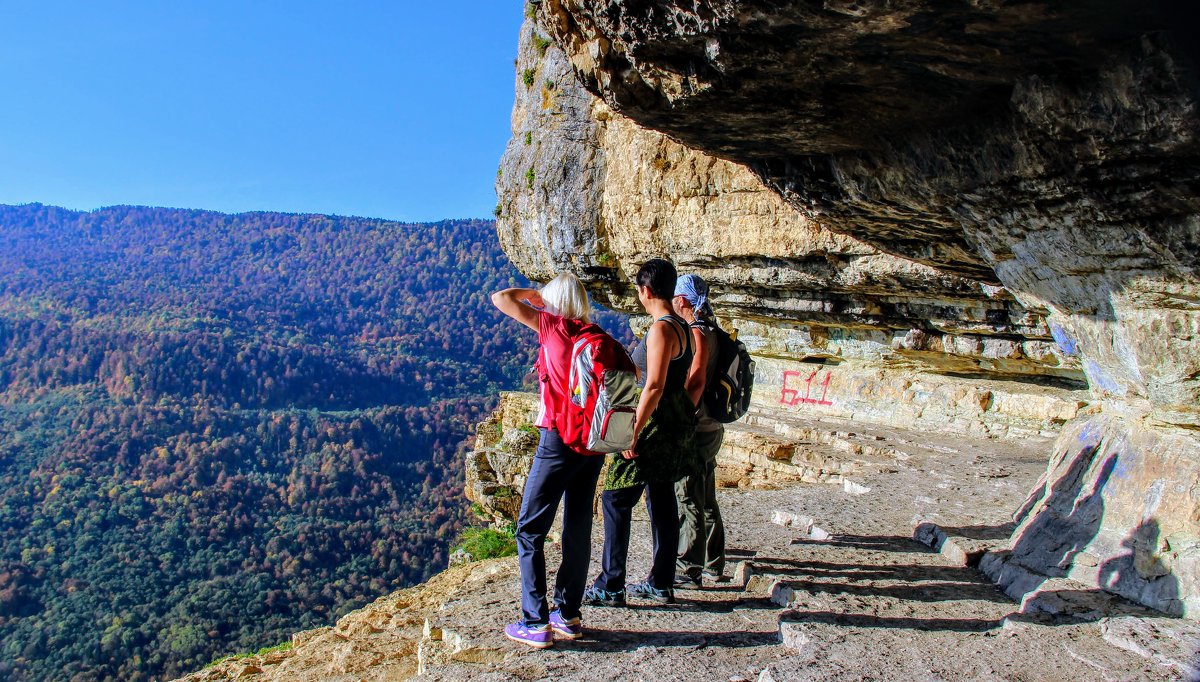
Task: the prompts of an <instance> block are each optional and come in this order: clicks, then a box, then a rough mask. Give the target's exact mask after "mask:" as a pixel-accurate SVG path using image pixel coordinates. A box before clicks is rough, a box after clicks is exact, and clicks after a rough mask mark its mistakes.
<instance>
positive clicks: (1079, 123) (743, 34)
mask: <svg viewBox="0 0 1200 682" xmlns="http://www.w3.org/2000/svg"><path fill="white" fill-rule="evenodd" d="M535 5H536V8H537V12H536V25H532V24H527V25H526V27H525V28H524V29H523V48H522V50H521V57H520V63H519V65H518V83H517V91H518V98H517V106H516V107H515V109H514V115H513V126H514V138H513V141H512V143H510V145H509V149H508V151H507V153H506V155H505V158H504V161H503V162H502V169H501V177H500V179H499V180H498V183H497V190H498V194H499V196H500V204H499V206H498V216H499V221H498V222H499V230H500V236H501V240H502V242H503V243H504V245H505V249H506V251H507V252H508V253H509V255H510V257H512V259H513V260H514V262H515V263H516V264H517V265H518V267H520V268H521V269H522V270H523V271H524V272H525V273H526V274H527V275H529V276H531V277H533V278H535V279H545V278H547V277H549V276H550V275H552V274H553V272H554V271H556V270H560V269H568V270H572V271H574V272H576V273H577V274H580V275H581V276H582V277H584V278H585V280H586V281H588V282H589V284H590V285H591V286H592V287H593V289H594V291H595V293H596V294H597V296H598V298H600V299H601V300H602V301H603V302H607V303H609V304H610V305H614V306H616V307H618V308H625V309H627V310H632V309H633V307H634V306H633V301H632V299H631V297H630V288H629V285H628V280H629V278H630V277H631V276H632V274H633V273H634V272H635V270H636V268H637V266H638V264H639V263H640V262H641V261H643V260H644V259H645V258H647V257H650V256H662V255H667V256H670V257H671V258H672V259H673V260H675V262H676V263H677V264H678V265H679V266H680V268H681V270H683V271H688V272H696V273H699V274H701V275H703V276H705V277H706V278H707V279H708V280H709V281H710V282H711V283H712V284H713V285H714V292H715V294H716V296H715V301H714V303H715V305H716V307H717V310H718V314H719V315H720V316H721V317H722V319H723V321H724V322H725V323H726V324H727V325H728V326H731V327H735V328H737V329H739V331H740V334H741V338H742V339H743V340H744V341H746V343H747V345H748V346H749V347H750V348H751V351H752V352H753V353H754V354H755V357H756V359H759V362H760V373H761V375H760V376H761V377H762V383H761V385H760V386H759V388H758V390H757V391H756V395H755V415H756V416H755V419H758V420H761V423H762V425H763V426H764V427H765V428H770V429H775V430H776V431H786V430H787V428H788V424H789V423H790V422H792V421H795V420H798V419H802V418H803V419H809V418H816V419H820V418H824V417H833V418H837V419H850V420H862V421H867V422H873V423H882V424H889V423H891V424H900V423H903V424H905V425H908V426H913V427H916V428H927V429H929V430H936V431H946V430H949V431H959V432H962V433H966V434H973V435H985V436H989V437H997V438H1020V437H1024V436H1025V435H1047V434H1051V433H1053V432H1055V431H1058V430H1060V429H1061V428H1063V425H1064V424H1068V425H1072V426H1071V427H1070V429H1068V430H1067V431H1065V432H1064V435H1063V436H1062V438H1064V439H1070V438H1071V437H1076V438H1077V437H1078V434H1077V433H1075V431H1073V430H1071V429H1075V428H1076V426H1074V425H1078V424H1092V425H1093V427H1094V428H1096V429H1099V430H1100V431H1103V432H1104V433H1108V434H1110V436H1109V437H1108V440H1107V441H1105V442H1121V443H1128V444H1130V448H1128V449H1126V450H1128V451H1127V452H1125V453H1124V456H1123V457H1122V458H1120V461H1121V462H1123V464H1122V465H1121V468H1119V471H1120V472H1121V473H1122V476H1121V477H1116V476H1113V475H1108V476H1105V475H1104V473H1105V469H1104V467H1102V466H1091V465H1087V466H1084V467H1083V468H1082V469H1081V470H1080V471H1081V472H1082V473H1079V472H1076V473H1079V475H1080V476H1082V477H1083V478H1082V479H1081V481H1082V482H1079V486H1080V489H1081V490H1091V491H1093V492H1096V494H1097V495H1100V496H1102V497H1103V496H1105V495H1108V497H1105V498H1104V499H1105V506H1104V510H1105V511H1104V514H1103V515H1102V517H1101V518H1100V519H1099V521H1098V522H1097V523H1095V524H1094V525H1088V524H1091V523H1092V521H1094V519H1083V518H1082V517H1081V516H1078V515H1075V516H1072V515H1071V514H1067V515H1066V516H1065V517H1064V518H1065V519H1067V521H1064V523H1066V524H1067V525H1071V526H1073V527H1074V530H1071V531H1070V533H1069V535H1071V536H1072V537H1077V538H1088V539H1084V540H1080V541H1079V543H1078V546H1077V547H1075V548H1074V549H1073V550H1072V551H1073V552H1074V554H1073V555H1072V556H1078V557H1079V561H1080V562H1083V563H1080V564H1079V566H1083V565H1084V563H1086V562H1088V561H1092V560H1094V561H1095V562H1097V565H1105V562H1110V561H1113V560H1115V558H1116V557H1117V556H1118V554H1119V553H1114V552H1116V551H1117V550H1116V549H1115V548H1118V547H1120V545H1121V542H1123V541H1124V540H1125V539H1128V538H1134V540H1130V542H1132V543H1134V544H1137V545H1138V547H1140V546H1141V545H1140V544H1138V543H1141V544H1146V543H1147V542H1150V541H1149V540H1146V537H1148V533H1149V531H1147V530H1145V529H1146V528H1149V527H1150V522H1152V521H1153V522H1154V523H1155V524H1157V525H1156V527H1155V529H1156V532H1157V536H1158V537H1160V538H1174V540H1168V541H1167V542H1168V543H1170V544H1171V546H1172V547H1175V546H1180V547H1190V546H1191V543H1192V542H1193V540H1192V539H1193V538H1197V537H1200V522H1198V521H1197V520H1196V519H1197V518H1200V516H1198V515H1197V514H1196V512H1195V507H1194V503H1193V502H1192V501H1191V499H1192V498H1191V493H1190V484H1187V483H1186V482H1185V481H1186V480H1194V479H1195V478H1196V472H1197V471H1198V470H1200V457H1198V456H1197V453H1198V452H1200V445H1198V444H1200V438H1197V433H1198V429H1200V305H1197V303H1196V302H1197V301H1200V282H1198V280H1197V272H1196V268H1197V265H1198V264H1200V191H1198V190H1200V144H1198V139H1197V138H1198V135H1197V133H1198V132H1200V117H1198V116H1197V111H1196V103H1197V85H1196V84H1197V82H1200V78H1198V75H1197V74H1198V72H1197V69H1196V64H1197V55H1196V53H1195V50H1194V49H1193V48H1191V47H1190V40H1191V38H1190V36H1188V35H1186V34H1185V29H1183V28H1182V27H1183V26H1190V25H1192V22H1188V21H1187V20H1186V17H1180V16H1175V15H1174V14H1173V12H1174V11H1175V10H1173V9H1172V7H1173V5H1172V4H1171V3H1157V2H1151V3H1134V2H1132V1H1131V0H1119V1H1118V2H1114V3H1103V4H1102V6H1101V5H1097V4H1096V3H1059V2H1049V1H1048V0H1034V1H1033V2H1028V3H1021V4H1016V5H1014V4H1010V3H993V2H974V3H944V2H937V1H934V0H904V1H902V2H887V3H884V2H853V3H850V2H835V1H830V2H824V3H800V2H792V3H780V2H767V1H766V0H742V1H739V2H733V1H732V0H698V1H693V0H689V1H688V2H679V1H678V0H649V1H647V2H638V3H612V2H593V1H588V0H542V1H541V2H539V3H535ZM1079 428H1083V427H1079ZM1069 434H1075V435H1074V436H1071V435H1069ZM1117 434H1120V435H1119V436H1118V435H1117ZM747 447H748V448H749V449H747V452H750V453H753V452H756V450H755V448H757V447H758V446H757V445H754V446H749V445H748V446H747ZM1070 449H1071V448H1069V447H1068V446H1067V444H1066V443H1065V441H1064V442H1060V444H1059V446H1057V447H1056V448H1055V450H1054V453H1053V455H1052V457H1051V463H1050V465H1049V468H1048V472H1047V480H1048V481H1051V482H1052V481H1054V480H1057V479H1058V478H1059V477H1061V474H1062V472H1061V471H1059V470H1060V469H1062V468H1063V467H1064V466H1065V467H1067V469H1071V465H1069V464H1064V463H1063V462H1064V460H1063V459H1062V458H1063V456H1064V455H1063V453H1066V452H1068V450H1070ZM1133 453H1136V454H1133ZM747 456H750V455H747ZM754 456H757V455H754ZM1171 468H1175V469H1177V470H1178V471H1180V472H1182V473H1180V474H1178V476H1176V475H1168V474H1167V473H1166V472H1167V471H1168V470H1169V469H1171ZM1072 471H1074V470H1073V469H1072ZM1056 472H1058V473H1056ZM1118 480H1119V481H1137V482H1139V483H1137V484H1123V485H1122V486H1117V481H1118ZM1048 485H1051V487H1053V483H1050V484H1048ZM1073 485H1074V484H1073ZM1137 485H1142V486H1147V487H1148V489H1149V490H1151V491H1153V490H1159V489H1160V488H1161V495H1160V494H1158V493H1153V494H1151V493H1149V492H1147V493H1144V495H1143V496H1142V497H1138V496H1137V495H1135V494H1134V493H1132V492H1130V491H1131V490H1134V489H1135V488H1136V487H1137ZM1131 486H1132V487H1131ZM1156 486H1157V487H1156ZM1110 488H1111V489H1112V492H1111V493H1107V492H1105V491H1106V490H1109V489H1110ZM1035 492H1036V491H1035ZM1146 495H1150V496H1151V497H1154V498H1155V499H1156V500H1158V501H1157V502H1156V503H1155V504H1154V505H1149V506H1147V504H1146V503H1145V500H1144V499H1143V498H1145V496H1146ZM1050 498H1053V499H1045V500H1043V499H1041V498H1039V497H1038V496H1037V495H1034V496H1033V498H1031V501H1030V505H1029V508H1028V509H1027V510H1026V513H1027V514H1028V519H1029V520H1028V523H1027V524H1026V525H1025V526H1023V527H1022V528H1021V529H1019V530H1018V534H1017V535H1015V536H1014V538H1013V545H1014V548H1013V554H1012V557H1013V558H1012V560H1011V561H1010V562H1009V564H1010V565H1012V566H1018V565H1019V566H1020V567H1022V570H1029V571H1033V572H1035V573H1037V574H1039V575H1043V576H1045V577H1050V578H1053V577H1055V576H1057V575H1059V574H1061V573H1062V572H1063V571H1067V572H1070V573H1071V576H1072V577H1074V578H1077V579H1081V580H1090V581H1092V583H1091V584H1093V585H1099V586H1102V587H1103V588H1104V589H1108V590H1110V591H1115V592H1117V593H1119V594H1122V595H1125V596H1130V597H1132V598H1134V599H1137V600H1139V601H1142V602H1143V603H1146V604H1149V605H1152V606H1155V608H1161V609H1164V610H1168V611H1170V612H1174V613H1185V614H1187V615H1189V616H1194V615H1195V608H1194V606H1193V604H1194V598H1195V596H1196V595H1197V594H1200V584H1198V583H1197V581H1196V579H1195V578H1194V577H1193V573H1194V570H1193V569H1192V568H1190V563H1189V559H1187V556H1190V554H1189V553H1190V551H1191V550H1190V549H1189V550H1186V551H1183V552H1182V554H1180V555H1179V556H1175V555H1172V554H1170V552H1169V551H1167V550H1166V549H1162V548H1160V551H1159V552H1158V554H1153V555H1152V558H1150V559H1147V558H1146V557H1147V556H1151V555H1149V554H1146V552H1144V551H1142V550H1137V551H1133V554H1132V555H1135V556H1136V557H1140V558H1136V559H1131V561H1133V564H1134V567H1135V569H1136V567H1137V566H1142V568H1143V569H1146V570H1141V569H1136V570H1134V571H1133V572H1131V571H1130V570H1124V571H1117V573H1119V575H1117V576H1116V577H1114V576H1113V574H1111V573H1112V572H1110V574H1104V575H1101V572H1100V571H1099V570H1098V569H1097V570H1096V571H1093V575H1091V577H1090V578H1089V577H1088V571H1087V570H1085V569H1084V568H1080V567H1078V566H1076V564H1075V563H1074V562H1070V561H1068V562H1067V563H1063V557H1061V556H1057V555H1055V554H1054V552H1053V551H1051V550H1049V549H1047V546H1045V543H1048V542H1049V537H1050V536H1049V535H1047V534H1045V533H1039V532H1037V529H1038V528H1040V527H1041V526H1040V525H1038V524H1039V523H1049V521H1042V522H1039V521H1038V519H1049V518H1051V517H1048V516H1046V515H1047V514H1049V515H1053V514H1055V513H1059V512H1056V511H1055V510H1056V509H1057V508H1058V504H1059V502H1061V501H1062V500H1066V499H1074V498H1070V496H1068V497H1063V496H1062V495H1051V496H1050ZM1089 499H1090V498H1089ZM1147 499H1148V498H1147ZM1039 500H1040V501H1039ZM1151 507H1153V508H1152V509H1151ZM1139 514H1142V516H1139ZM1055 533H1056V534H1062V533H1067V530H1066V528H1065V527H1058V530H1056V531H1055ZM1037 538H1041V539H1037ZM1155 542H1157V541H1155ZM1126 549H1128V548H1126ZM1139 552H1140V553H1139ZM1143 555H1145V556H1143ZM1056 557H1057V558H1056ZM1088 557H1093V559H1088ZM1153 557H1167V558H1153ZM1155 562H1157V563H1155ZM1112 565H1113V566H1115V565H1116V564H1112ZM1156 566H1157V567H1160V568H1154V567H1156ZM1167 566H1169V567H1170V568H1169V569H1161V567H1167ZM1160 569H1161V570H1169V571H1170V577H1171V578H1172V580H1174V583H1172V584H1173V585H1174V586H1173V587H1172V588H1171V590H1164V589H1161V586H1162V585H1165V584H1167V582H1166V581H1164V580H1163V577H1164V576H1163V575H1157V576H1156V575H1154V573H1155V571H1158V570H1160ZM1114 570H1115V569H1114ZM1147 571H1148V572H1147ZM1134 574H1136V575H1137V576H1140V577H1139V578H1134V577H1132V576H1133V575H1134ZM1139 580H1140V581H1141V582H1139ZM1152 583H1153V584H1152ZM1156 586H1157V587H1156ZM1172 590H1173V594H1171V595H1170V596H1164V594H1165V592H1170V591H1172Z"/></svg>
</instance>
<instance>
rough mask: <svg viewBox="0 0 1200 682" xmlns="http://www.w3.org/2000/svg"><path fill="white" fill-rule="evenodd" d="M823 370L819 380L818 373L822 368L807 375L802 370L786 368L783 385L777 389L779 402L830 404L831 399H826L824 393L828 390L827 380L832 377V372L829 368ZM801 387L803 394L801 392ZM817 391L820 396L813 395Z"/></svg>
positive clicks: (781, 403) (788, 404)
mask: <svg viewBox="0 0 1200 682" xmlns="http://www.w3.org/2000/svg"><path fill="white" fill-rule="evenodd" d="M824 371H825V379H824V380H821V379H820V378H819V377H818V375H819V374H821V372H822V370H820V369H816V370H813V372H812V373H811V374H809V375H807V376H805V374H804V373H803V372H799V371H796V370H786V371H785V372H784V373H783V385H782V386H781V387H780V389H779V404H780V405H786V406H788V407H791V406H793V405H801V404H803V405H832V404H833V401H832V400H826V399H825V395H826V393H828V392H829V382H830V380H831V379H833V374H831V373H830V372H829V370H824ZM801 389H803V394H801ZM816 392H819V393H820V396H821V397H819V398H818V397H815V396H814V393H816Z"/></svg>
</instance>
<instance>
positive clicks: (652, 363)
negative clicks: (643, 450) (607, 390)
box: [623, 322, 671, 459]
mask: <svg viewBox="0 0 1200 682" xmlns="http://www.w3.org/2000/svg"><path fill="white" fill-rule="evenodd" d="M665 324H666V323H665V322H655V323H654V324H653V325H651V326H650V330H649V331H647V332H646V340H645V341H643V342H642V343H645V344H646V386H645V387H644V388H643V389H642V397H641V398H640V399H639V400H638V406H637V417H636V419H635V421H634V427H633V434H634V435H633V445H631V446H630V448H629V449H628V450H626V451H625V452H624V453H623V456H624V457H625V459H633V458H634V457H637V441H638V436H640V435H641V433H642V429H643V428H645V426H646V422H648V421H650V415H652V414H654V409H655V408H656V407H658V401H659V400H660V399H661V398H662V394H663V388H664V387H665V386H666V384H667V365H668V363H669V362H670V360H669V359H668V358H670V356H671V349H670V346H669V343H668V342H667V338H666V334H665V333H664V329H663V327H664V325H665Z"/></svg>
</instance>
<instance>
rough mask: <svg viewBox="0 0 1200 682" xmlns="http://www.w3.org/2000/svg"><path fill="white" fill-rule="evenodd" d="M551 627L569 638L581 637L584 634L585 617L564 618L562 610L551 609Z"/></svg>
mask: <svg viewBox="0 0 1200 682" xmlns="http://www.w3.org/2000/svg"><path fill="white" fill-rule="evenodd" d="M550 629H551V630H554V631H555V632H557V633H558V634H560V635H562V636H563V637H566V638H567V639H579V638H580V637H582V636H583V619H582V618H570V619H567V618H563V615H562V611H557V610H555V611H551V612H550Z"/></svg>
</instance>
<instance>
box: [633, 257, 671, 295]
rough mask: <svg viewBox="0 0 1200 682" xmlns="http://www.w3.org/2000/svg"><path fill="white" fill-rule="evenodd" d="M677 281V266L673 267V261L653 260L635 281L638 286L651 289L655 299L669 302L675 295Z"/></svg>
mask: <svg viewBox="0 0 1200 682" xmlns="http://www.w3.org/2000/svg"><path fill="white" fill-rule="evenodd" d="M676 279H678V273H676V272H675V266H674V265H671V261H669V260H663V259H662V258H651V259H650V260H648V261H646V262H645V263H644V264H643V265H642V267H641V269H640V270H638V273H637V277H635V278H634V280H633V281H634V282H637V284H638V286H643V287H649V289H650V295H651V296H653V297H654V298H661V299H663V300H665V301H669V300H671V297H672V296H674V295H675V280H676Z"/></svg>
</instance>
